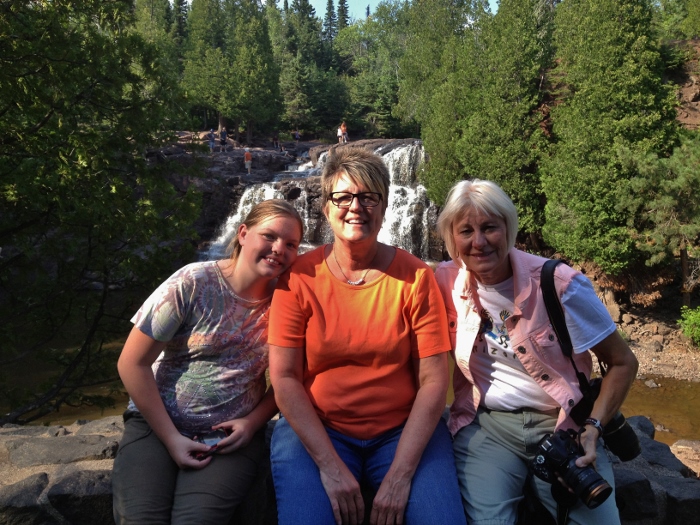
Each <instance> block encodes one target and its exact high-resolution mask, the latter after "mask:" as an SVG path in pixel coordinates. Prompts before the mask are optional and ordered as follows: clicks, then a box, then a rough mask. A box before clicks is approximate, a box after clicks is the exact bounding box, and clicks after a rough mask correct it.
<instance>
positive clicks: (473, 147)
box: [456, 0, 553, 240]
mask: <svg viewBox="0 0 700 525" xmlns="http://www.w3.org/2000/svg"><path fill="white" fill-rule="evenodd" d="M552 19H553V9H552V7H551V4H550V2H549V0H502V1H501V2H500V4H499V7H498V13H497V14H496V15H495V16H494V17H493V18H492V19H487V21H486V23H485V24H484V28H483V30H482V31H481V32H480V37H479V42H480V44H481V46H480V49H478V50H473V48H472V50H470V52H469V53H467V54H466V56H465V60H466V61H468V62H469V64H468V65H465V66H462V67H459V68H457V73H456V76H457V78H458V79H459V80H458V81H459V82H461V83H463V84H464V85H468V86H469V88H470V91H471V92H470V94H469V95H468V96H467V97H464V98H463V101H464V103H463V104H462V105H461V111H462V118H461V119H460V122H459V124H458V128H459V130H460V135H461V138H460V139H459V141H458V142H457V144H456V156H457V159H458V160H459V162H460V164H461V165H462V166H463V167H464V174H465V175H466V176H469V177H475V178H488V179H490V180H493V181H495V182H497V183H498V184H499V185H500V186H501V187H502V188H503V189H504V191H505V192H506V193H508V195H510V197H511V198H512V199H513V201H514V202H515V203H516V206H517V208H518V215H519V219H520V227H521V230H523V231H525V232H529V233H532V234H535V233H538V232H539V230H540V229H541V227H542V225H543V223H544V214H543V207H542V202H543V195H542V192H541V189H540V181H539V172H538V163H539V157H540V155H541V154H542V151H543V149H545V148H546V141H545V137H544V136H543V134H542V133H541V128H540V125H541V124H542V118H543V115H542V113H541V112H540V111H538V109H539V108H540V106H541V105H542V103H543V100H544V98H545V96H546V93H545V92H544V90H543V79H544V76H545V72H546V70H547V69H548V68H549V67H550V66H551V62H552V42H551V36H552ZM472 75H473V77H472V78H470V76H472ZM532 238H533V239H534V240H537V236H536V235H533V237H532Z"/></svg>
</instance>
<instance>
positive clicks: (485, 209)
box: [437, 179, 518, 262]
mask: <svg viewBox="0 0 700 525" xmlns="http://www.w3.org/2000/svg"><path fill="white" fill-rule="evenodd" d="M469 208H474V209H476V210H477V211H479V212H481V213H484V214H486V215H491V216H495V217H500V218H501V219H503V220H504V221H505V223H506V242H507V243H508V249H509V250H510V249H511V248H512V247H513V246H515V236H516V235H517V234H518V210H517V209H516V208H515V204H513V201H512V200H511V199H510V197H508V195H507V194H506V192H505V191H503V190H502V189H501V187H500V186H499V185H498V184H496V183H495V182H491V181H490V180H479V179H473V180H462V181H459V182H458V183H457V184H455V185H454V186H452V189H450V192H449V193H448V194H447V201H446V202H445V206H444V208H443V209H442V212H440V216H439V217H438V220H437V227H438V231H439V232H440V236H441V237H442V240H443V241H445V247H446V248H447V252H448V253H449V254H450V257H452V259H453V260H454V261H457V262H458V259H459V253H457V245H456V243H455V238H454V234H453V233H452V226H453V225H454V223H455V222H457V221H458V220H460V219H461V218H462V216H463V215H464V214H465V213H467V211H469Z"/></svg>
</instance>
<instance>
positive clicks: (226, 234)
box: [206, 141, 437, 260]
mask: <svg viewBox="0 0 700 525" xmlns="http://www.w3.org/2000/svg"><path fill="white" fill-rule="evenodd" d="M390 145H391V144H390ZM386 149H389V151H388V152H386V153H384V154H383V155H382V158H383V159H384V162H385V163H386V165H387V168H388V169H389V174H390V177H391V185H390V187H389V205H388V207H387V210H386V214H385V217H384V223H383V225H382V229H381V231H380V233H379V241H380V242H383V243H385V244H390V245H393V246H399V247H401V248H403V249H404V250H406V251H408V252H410V253H412V254H413V255H415V256H417V257H419V258H421V259H423V260H429V259H430V258H431V257H430V253H431V246H430V239H431V229H432V228H433V227H434V225H435V221H436V219H437V207H436V206H435V205H434V204H433V203H431V202H430V200H429V199H428V196H427V192H426V189H425V187H424V186H422V185H421V184H419V183H418V182H417V181H418V177H417V172H418V169H420V166H421V165H422V163H423V162H424V161H425V152H424V150H423V145H422V144H421V142H420V141H413V142H412V143H410V144H405V143H403V144H401V145H398V146H397V147H393V148H392V147H389V148H386V147H381V148H378V149H377V150H376V152H377V153H379V154H382V150H386ZM324 161H325V153H324V154H322V155H321V156H320V158H319V161H318V163H317V165H316V167H315V168H312V167H311V166H310V165H309V164H305V165H303V166H301V167H300V170H299V171H286V172H284V173H280V174H278V175H277V176H276V177H275V179H274V180H275V181H276V182H272V183H260V184H255V185H252V186H250V187H249V188H247V189H246V190H245V192H244V194H243V196H242V197H241V200H240V202H239V204H238V209H237V210H236V212H235V213H234V214H233V215H231V216H230V217H229V218H228V219H227V220H226V221H225V222H224V224H222V226H221V228H220V232H219V234H218V237H217V238H216V240H214V241H213V242H212V244H211V246H210V248H209V251H208V253H207V254H206V258H208V259H220V258H223V257H226V256H227V255H228V254H227V253H226V248H227V247H228V245H229V243H230V242H231V239H232V238H233V236H234V235H235V234H236V231H237V228H238V225H239V224H240V222H241V221H242V220H243V218H244V217H245V216H246V215H247V214H248V213H249V212H250V210H251V208H252V207H253V206H254V205H255V204H257V203H258V202H261V201H263V200H265V199H283V198H286V199H287V200H288V201H290V202H292V203H293V204H294V207H295V208H296V209H297V211H298V212H299V215H301V218H302V220H303V221H304V225H305V235H304V243H305V244H306V245H307V246H305V247H304V248H305V249H309V248H313V247H315V246H318V245H320V244H323V243H326V242H331V241H332V239H333V234H332V232H331V230H330V227H329V226H328V224H327V223H326V221H325V218H324V217H323V215H322V212H321V210H320V190H319V189H318V178H317V177H316V176H317V175H320V169H321V168H322V166H323V163H324Z"/></svg>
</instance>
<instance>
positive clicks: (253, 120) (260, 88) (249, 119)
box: [226, 2, 281, 144]
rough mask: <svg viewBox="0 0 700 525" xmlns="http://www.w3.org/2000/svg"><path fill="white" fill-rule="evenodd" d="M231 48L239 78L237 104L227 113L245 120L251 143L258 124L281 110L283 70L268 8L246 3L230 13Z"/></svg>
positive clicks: (276, 115)
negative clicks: (274, 46)
mask: <svg viewBox="0 0 700 525" xmlns="http://www.w3.org/2000/svg"><path fill="white" fill-rule="evenodd" d="M229 16H230V17H231V22H230V24H229V27H230V29H229V31H228V35H229V38H230V41H229V43H228V45H227V50H228V52H229V53H230V54H231V53H232V54H233V56H232V57H231V61H232V71H234V72H235V76H236V79H237V86H238V93H237V96H236V97H235V103H236V107H235V108H234V109H233V111H232V113H230V114H226V116H229V117H232V118H233V119H234V120H236V121H241V122H243V123H245V127H246V133H247V142H248V143H249V144H250V143H251V142H252V139H253V130H254V129H255V127H256V126H257V125H260V126H265V125H268V124H271V123H274V122H275V121H276V120H277V118H278V116H279V113H280V111H281V105H280V103H279V98H280V94H279V71H278V69H277V66H276V64H275V61H274V58H273V51H272V43H271V41H270V36H269V33H268V26H267V19H266V16H265V11H264V10H262V9H260V8H259V7H258V5H257V4H256V3H255V2H244V3H242V4H241V5H240V6H239V7H238V8H237V9H234V10H232V11H231V12H230V14H229Z"/></svg>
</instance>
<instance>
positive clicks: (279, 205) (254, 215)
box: [228, 199, 304, 264]
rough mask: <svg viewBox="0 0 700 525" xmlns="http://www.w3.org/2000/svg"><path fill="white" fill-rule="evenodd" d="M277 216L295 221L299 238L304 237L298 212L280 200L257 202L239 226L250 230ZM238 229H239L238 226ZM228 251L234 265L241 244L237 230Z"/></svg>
mask: <svg viewBox="0 0 700 525" xmlns="http://www.w3.org/2000/svg"><path fill="white" fill-rule="evenodd" d="M279 216H284V217H289V218H291V219H296V221H297V222H298V223H299V230H300V232H301V237H304V222H303V221H302V220H301V217H300V216H299V212H298V211H297V210H296V209H295V208H294V206H292V205H291V204H290V203H289V202H287V201H285V200H282V199H269V200H266V201H262V202H259V203H258V204H256V205H255V206H253V209H252V210H250V212H249V213H248V215H247V216H246V218H245V219H244V220H243V222H242V223H241V224H245V225H246V227H247V228H248V229H250V228H252V227H253V226H256V225H258V224H260V223H261V222H264V221H266V220H268V219H273V218H275V217H279ZM238 227H239V228H240V225H239V226H238ZM228 249H229V251H230V252H231V261H233V263H234V264H235V263H236V261H237V260H238V256H239V255H240V254H241V243H240V241H239V240H238V230H236V235H234V237H233V239H232V240H231V242H230V243H229V245H228Z"/></svg>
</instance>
